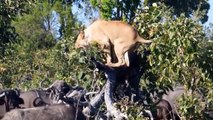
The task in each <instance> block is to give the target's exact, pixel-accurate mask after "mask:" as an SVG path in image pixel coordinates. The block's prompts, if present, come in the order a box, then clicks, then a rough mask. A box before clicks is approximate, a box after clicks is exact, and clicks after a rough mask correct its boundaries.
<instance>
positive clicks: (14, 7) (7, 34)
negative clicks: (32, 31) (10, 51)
mask: <svg viewBox="0 0 213 120" xmlns="http://www.w3.org/2000/svg"><path fill="white" fill-rule="evenodd" d="M33 3H34V2H33V1H31V0H30V1H29V0H23V1H13V0H2V1H1V2H0V16H1V17H0V21H1V26H0V31H1V34H0V58H2V57H3V56H4V54H5V49H6V46H7V44H8V43H10V42H15V41H16V37H17V34H16V32H15V29H14V27H13V26H12V25H11V21H12V20H13V19H14V18H15V17H16V16H17V14H23V13H27V12H28V10H29V9H30V6H32V5H33Z"/></svg>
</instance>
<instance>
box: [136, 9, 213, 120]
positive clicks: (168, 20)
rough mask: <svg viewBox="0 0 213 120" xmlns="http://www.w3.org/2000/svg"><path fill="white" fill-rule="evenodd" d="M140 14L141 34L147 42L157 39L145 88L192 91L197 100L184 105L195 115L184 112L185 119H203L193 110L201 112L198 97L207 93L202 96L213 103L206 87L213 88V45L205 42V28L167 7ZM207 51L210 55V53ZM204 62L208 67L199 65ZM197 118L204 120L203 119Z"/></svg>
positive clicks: (210, 92)
mask: <svg viewBox="0 0 213 120" xmlns="http://www.w3.org/2000/svg"><path fill="white" fill-rule="evenodd" d="M162 11H167V12H162ZM138 13H139V14H138V17H137V18H136V24H135V25H136V26H138V31H139V32H140V33H141V34H142V35H143V36H144V37H146V38H149V39H150V38H154V39H153V43H152V44H151V46H150V52H151V54H150V55H149V56H148V61H149V65H148V66H149V69H148V71H147V73H146V74H147V77H144V78H143V80H142V87H145V88H147V89H148V91H153V90H152V89H155V91H159V90H160V89H163V90H164V89H165V88H167V87H169V88H170V86H176V85H184V86H185V87H186V89H187V90H190V91H192V92H191V94H188V96H191V97H192V98H193V100H191V99H188V101H189V104H184V103H183V104H184V107H186V108H187V109H193V110H194V112H188V111H181V113H182V116H184V117H185V118H186V119H193V118H191V117H189V116H194V117H196V116H195V114H198V113H199V115H201V109H194V108H192V107H191V106H190V105H194V107H195V108H199V105H200V104H199V103H201V99H197V96H195V94H194V93H195V92H196V91H197V90H204V91H205V92H202V93H200V94H202V95H203V96H206V98H209V99H208V100H209V101H212V100H213V98H212V91H211V90H208V89H206V86H208V88H212V85H213V84H212V81H211V79H210V77H209V76H211V75H212V72H211V70H212V68H209V66H211V64H212V62H210V63H209V62H208V61H209V60H210V61H211V60H212V59H211V58H210V57H209V55H212V52H211V51H209V50H210V48H212V45H210V44H208V42H207V41H206V40H205V34H204V32H203V29H202V25H200V24H199V22H198V21H194V20H193V19H191V18H187V17H185V16H184V15H181V16H180V17H174V16H173V15H172V11H171V10H170V9H168V8H167V7H165V6H163V5H162V6H155V5H153V6H150V7H146V8H145V10H143V12H142V13H141V11H140V12H138ZM204 44H205V45H206V44H208V45H210V46H209V48H208V47H204V46H203V45H204ZM208 45H207V46H208ZM204 49H205V50H204ZM206 50H207V51H209V52H207V53H206V52H205V51H206ZM208 54H209V55H208ZM201 59H202V60H201ZM201 61H202V63H207V66H206V67H204V66H203V65H199V64H200V62H201ZM201 66H202V67H201ZM202 69H203V70H202ZM207 69H208V70H207ZM209 69H211V70H209ZM152 81H155V82H152ZM150 83H151V84H150ZM149 89H151V90H149ZM187 98H188V97H186V99H187ZM194 99H196V101H194ZM184 100H185V99H183V100H182V102H184ZM185 101H186V100H185ZM190 101H191V102H190ZM195 102H196V103H195ZM180 110H183V109H180ZM197 117H200V119H201V117H202V116H197Z"/></svg>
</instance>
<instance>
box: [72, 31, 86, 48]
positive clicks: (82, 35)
mask: <svg viewBox="0 0 213 120" xmlns="http://www.w3.org/2000/svg"><path fill="white" fill-rule="evenodd" d="M87 45H88V44H87V40H86V39H85V33H84V31H81V32H80V34H79V35H78V37H77V40H76V42H75V48H82V47H86V46H87Z"/></svg>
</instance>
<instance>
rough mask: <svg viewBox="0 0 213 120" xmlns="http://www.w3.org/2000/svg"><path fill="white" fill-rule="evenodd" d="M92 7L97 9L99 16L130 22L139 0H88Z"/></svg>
mask: <svg viewBox="0 0 213 120" xmlns="http://www.w3.org/2000/svg"><path fill="white" fill-rule="evenodd" d="M90 1H91V4H92V5H93V6H94V7H97V8H98V9H99V14H100V17H101V18H104V19H116V20H126V21H128V22H130V23H131V22H132V21H133V19H134V17H135V11H136V10H137V8H138V7H139V6H140V5H141V4H140V3H141V1H140V0H122V1H118V0H90Z"/></svg>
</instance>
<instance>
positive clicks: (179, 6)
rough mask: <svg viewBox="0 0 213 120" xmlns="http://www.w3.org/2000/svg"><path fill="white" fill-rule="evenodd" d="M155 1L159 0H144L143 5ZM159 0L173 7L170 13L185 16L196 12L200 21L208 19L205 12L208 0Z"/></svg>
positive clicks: (207, 7)
mask: <svg viewBox="0 0 213 120" xmlns="http://www.w3.org/2000/svg"><path fill="white" fill-rule="evenodd" d="M157 2H159V0H145V1H144V5H146V6H150V5H152V3H157ZM160 2H162V3H164V4H165V5H166V6H168V7H169V8H173V9H174V11H173V12H172V13H173V14H174V15H176V16H178V17H179V16H181V14H184V15H185V16H186V17H190V16H192V14H196V15H195V16H196V17H199V20H200V21H201V22H202V23H205V22H207V20H208V16H207V13H208V10H209V8H210V5H209V3H208V0H160ZM196 12H197V13H196Z"/></svg>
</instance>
